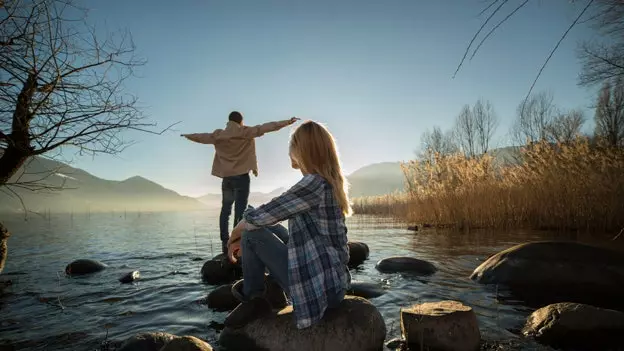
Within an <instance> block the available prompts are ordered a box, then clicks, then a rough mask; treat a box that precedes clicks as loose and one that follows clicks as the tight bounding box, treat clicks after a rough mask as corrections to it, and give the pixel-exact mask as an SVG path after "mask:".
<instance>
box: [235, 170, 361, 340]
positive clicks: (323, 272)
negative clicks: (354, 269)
mask: <svg viewBox="0 0 624 351" xmlns="http://www.w3.org/2000/svg"><path fill="white" fill-rule="evenodd" d="M243 218H244V219H245V221H246V222H247V223H249V224H251V225H252V226H256V227H266V226H270V225H274V224H277V223H279V222H281V221H283V220H285V219H288V220H289V221H288V229H289V239H288V244H287V247H288V281H289V292H290V297H291V299H292V303H293V310H294V315H295V320H296V324H297V328H298V329H303V328H307V327H309V326H311V325H313V324H315V323H316V322H318V321H319V320H320V319H321V318H322V317H323V315H324V313H325V310H326V309H327V295H328V293H332V294H335V293H339V292H341V291H343V290H346V289H348V288H349V286H350V284H351V276H350V273H349V269H348V268H347V264H348V261H349V249H348V246H347V227H346V225H345V217H344V215H343V213H342V210H341V208H340V206H339V205H338V203H337V201H336V200H335V198H334V196H333V190H332V187H331V185H330V184H329V183H328V182H327V181H326V180H325V179H324V178H323V177H321V176H319V175H316V174H308V175H305V176H304V177H303V179H301V180H300V181H299V182H298V183H297V184H295V185H294V186H293V187H292V188H290V189H289V190H287V191H286V192H285V193H283V194H282V195H280V196H278V197H276V198H274V199H273V200H271V201H270V202H268V203H266V204H264V205H262V206H259V207H257V208H255V209H249V210H247V211H246V212H245V214H244V215H243Z"/></svg>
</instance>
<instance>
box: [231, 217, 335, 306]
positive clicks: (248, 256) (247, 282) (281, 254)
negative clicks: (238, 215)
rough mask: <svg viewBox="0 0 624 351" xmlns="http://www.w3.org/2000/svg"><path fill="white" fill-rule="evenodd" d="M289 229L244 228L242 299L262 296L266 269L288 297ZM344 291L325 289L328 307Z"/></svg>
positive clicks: (275, 226) (279, 226) (278, 226)
mask: <svg viewBox="0 0 624 351" xmlns="http://www.w3.org/2000/svg"><path fill="white" fill-rule="evenodd" d="M288 238H289V236H288V229H286V228H285V227H284V226H282V225H279V224H278V225H274V226H271V227H266V228H260V229H256V230H252V231H243V234H242V239H241V251H242V256H243V257H242V261H243V262H242V266H243V291H242V293H243V296H244V298H245V299H252V298H254V297H262V296H263V294H264V289H265V283H264V282H265V277H264V273H265V270H268V271H269V275H270V276H271V277H272V278H273V280H274V281H275V282H276V283H277V284H278V285H279V286H280V287H281V288H282V289H283V290H284V292H285V293H286V295H288V296H289V297H290V292H289V284H288V249H287V247H286V244H287V243H288ZM345 293H346V292H345V291H341V292H336V293H335V294H332V293H330V292H328V296H327V298H328V307H329V308H333V307H336V306H338V304H340V302H341V301H342V299H343V298H344V296H345Z"/></svg>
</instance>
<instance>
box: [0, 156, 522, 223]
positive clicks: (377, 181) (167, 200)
mask: <svg viewBox="0 0 624 351" xmlns="http://www.w3.org/2000/svg"><path fill="white" fill-rule="evenodd" d="M517 153H518V150H517V148H514V147H508V148H501V149H496V150H493V151H492V152H491V154H492V155H493V156H494V157H495V160H496V162H502V163H513V162H516V161H515V156H517ZM18 178H19V180H20V182H22V183H24V182H26V183H28V182H37V183H45V184H46V185H47V186H51V187H58V188H60V187H62V188H63V189H62V190H45V189H44V190H41V191H32V190H29V189H24V188H19V187H11V189H12V190H13V191H14V192H15V193H16V194H17V195H19V198H21V199H22V200H23V202H24V206H26V208H28V210H30V211H35V212H44V211H48V210H49V211H52V212H87V211H90V212H100V211H107V212H110V211H116V212H119V211H175V210H184V211H188V210H200V209H206V208H219V207H220V205H221V194H205V195H203V196H200V197H197V198H193V197H188V196H183V195H180V194H178V193H177V192H175V191H173V190H170V189H167V188H165V187H163V186H161V185H159V184H157V183H155V182H153V181H151V180H149V179H146V178H143V177H140V176H135V177H131V178H128V179H125V180H122V181H115V180H106V179H102V178H99V177H96V176H94V175H92V174H90V173H88V172H86V171H84V170H82V169H79V168H74V167H71V166H69V165H67V164H65V163H62V162H59V161H55V160H51V159H47V158H44V157H34V158H31V159H30V160H29V161H27V163H26V164H25V165H24V166H22V167H21V168H20V170H19V171H18V172H17V173H16V175H15V176H13V178H12V181H15V180H17V179H18ZM347 180H348V182H349V183H350V190H349V196H350V197H351V198H357V197H363V196H376V195H383V194H389V193H393V192H397V191H402V190H403V189H404V177H403V172H402V170H401V163H400V162H382V163H375V164H371V165H368V166H365V167H362V168H360V169H358V170H356V171H355V172H353V173H351V174H349V175H348V176H347ZM285 190H286V189H285V188H278V189H275V190H273V191H271V192H269V193H261V192H251V193H250V195H249V203H250V204H252V205H259V204H262V203H265V202H267V201H270V200H271V199H272V198H274V197H276V196H278V195H280V194H282V193H283V192H284V191H285ZM19 198H18V197H17V196H15V194H13V193H11V192H9V191H8V189H7V188H6V187H3V188H0V212H22V211H23V205H22V203H21V202H20V199H19Z"/></svg>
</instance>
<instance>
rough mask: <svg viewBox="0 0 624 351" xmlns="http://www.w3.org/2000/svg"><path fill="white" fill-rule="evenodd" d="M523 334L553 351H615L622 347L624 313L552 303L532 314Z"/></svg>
mask: <svg viewBox="0 0 624 351" xmlns="http://www.w3.org/2000/svg"><path fill="white" fill-rule="evenodd" d="M522 333H523V334H524V335H525V336H531V337H534V338H535V339H536V340H537V341H539V342H540V343H542V344H545V345H549V346H552V347H555V348H564V349H565V348H574V349H586V350H606V349H613V348H616V349H617V347H622V345H624V313H622V312H619V311H615V310H609V309H603V308H598V307H594V306H589V305H584V304H578V303H569V302H562V303H555V304H552V305H548V306H545V307H542V308H540V309H538V310H536V311H535V312H533V313H532V314H531V315H530V316H529V318H528V319H527V322H526V324H525V326H524V328H523V329H522Z"/></svg>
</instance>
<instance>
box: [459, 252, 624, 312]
mask: <svg viewBox="0 0 624 351" xmlns="http://www.w3.org/2000/svg"><path fill="white" fill-rule="evenodd" d="M470 278H471V279H473V280H475V281H477V282H479V283H483V284H501V285H505V286H507V287H510V288H511V289H512V291H513V292H514V293H515V295H517V297H520V296H522V297H525V298H526V299H534V298H535V299H538V300H539V304H540V306H543V305H544V304H547V303H554V302H561V301H568V302H582V303H590V304H597V305H599V306H601V307H606V306H610V305H614V306H621V305H622V302H621V295H622V294H624V255H623V254H621V253H618V252H615V251H612V250H608V249H604V248H599V247H594V246H590V245H586V244H581V243H576V242H565V241H542V242H530V243H525V244H520V245H516V246H513V247H511V248H509V249H507V250H504V251H501V252H499V253H497V254H495V255H493V256H491V257H489V258H488V259H487V260H486V261H485V262H483V263H482V264H481V265H480V266H479V267H477V269H475V270H474V272H473V273H472V275H471V276H470ZM618 301H619V302H618ZM618 309H619V308H618Z"/></svg>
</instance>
